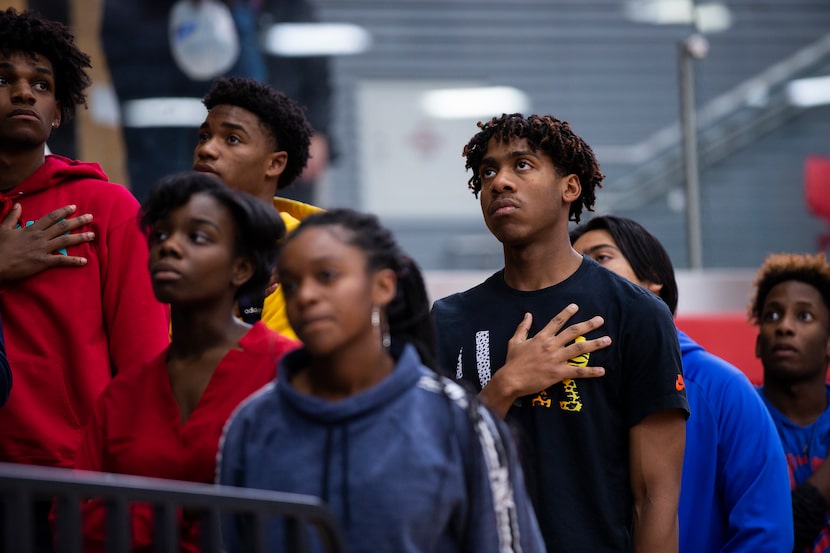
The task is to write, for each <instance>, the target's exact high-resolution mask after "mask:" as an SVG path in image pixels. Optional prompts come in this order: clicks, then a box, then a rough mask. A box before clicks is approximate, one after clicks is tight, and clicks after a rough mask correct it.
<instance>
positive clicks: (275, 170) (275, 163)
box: [265, 152, 288, 178]
mask: <svg viewBox="0 0 830 553" xmlns="http://www.w3.org/2000/svg"><path fill="white" fill-rule="evenodd" d="M287 164H288V152H271V154H270V155H269V156H268V160H267V166H266V167H265V176H266V177H268V178H279V176H280V175H282V172H283V171H285V166H286V165H287Z"/></svg>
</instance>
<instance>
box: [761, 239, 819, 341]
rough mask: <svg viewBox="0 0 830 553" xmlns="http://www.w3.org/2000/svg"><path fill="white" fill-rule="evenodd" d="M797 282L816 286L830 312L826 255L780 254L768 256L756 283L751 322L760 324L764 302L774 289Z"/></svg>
mask: <svg viewBox="0 0 830 553" xmlns="http://www.w3.org/2000/svg"><path fill="white" fill-rule="evenodd" d="M790 280H796V281H798V282H803V283H804V284H809V285H810V286H813V287H814V288H815V289H816V290H818V291H819V293H820V294H821V298H822V299H823V300H824V305H826V306H827V309H830V264H828V263H827V257H826V256H825V255H824V253H819V254H816V255H810V254H789V253H780V254H773V255H770V256H767V258H766V259H765V260H764V263H763V265H761V267H760V268H759V269H758V273H757V275H756V278H755V282H754V284H753V288H754V289H755V293H754V296H753V298H752V300H751V301H750V303H749V308H748V311H749V320H750V322H751V323H752V324H755V325H757V324H759V321H760V320H761V313H762V311H763V310H764V302H765V301H766V299H767V295H768V294H769V292H770V290H772V289H773V287H775V286H776V285H778V284H781V283H782V282H787V281H790Z"/></svg>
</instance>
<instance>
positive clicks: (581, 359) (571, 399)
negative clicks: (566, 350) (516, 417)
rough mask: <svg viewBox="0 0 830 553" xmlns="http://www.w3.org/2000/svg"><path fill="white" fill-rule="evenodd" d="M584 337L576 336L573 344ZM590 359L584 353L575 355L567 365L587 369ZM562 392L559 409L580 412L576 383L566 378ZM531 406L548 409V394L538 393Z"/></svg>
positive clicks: (582, 340) (543, 391) (549, 402)
mask: <svg viewBox="0 0 830 553" xmlns="http://www.w3.org/2000/svg"><path fill="white" fill-rule="evenodd" d="M584 341H585V336H577V337H576V340H574V342H584ZM590 357H591V354H590V353H588V352H586V353H582V354H580V355H577V356H576V357H574V358H573V359H570V360H569V361H568V365H572V366H574V367H587V366H588V359H589V358H590ZM562 390H563V395H564V399H563V400H562V401H560V402H559V408H560V409H561V410H563V411H582V401H581V400H580V399H579V390H577V388H576V381H575V380H573V379H571V378H566V379H565V380H563V381H562ZM531 405H533V406H534V407H537V406H538V407H545V408H547V409H550V406H551V400H550V398H549V397H548V394H547V392H546V391H545V390H542V391H541V392H539V394H538V395H537V396H536V397H535V398H533V401H531Z"/></svg>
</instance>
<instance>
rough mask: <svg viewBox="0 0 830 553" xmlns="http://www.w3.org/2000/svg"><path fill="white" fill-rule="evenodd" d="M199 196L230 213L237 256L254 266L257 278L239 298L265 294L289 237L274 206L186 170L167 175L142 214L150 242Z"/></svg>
mask: <svg viewBox="0 0 830 553" xmlns="http://www.w3.org/2000/svg"><path fill="white" fill-rule="evenodd" d="M196 194H207V195H208V196H210V197H211V198H213V199H214V200H216V201H217V202H218V203H219V204H221V205H222V206H224V207H225V209H227V210H228V212H230V214H231V218H232V219H233V222H234V226H235V229H234V235H235V243H234V250H235V251H234V255H237V256H240V257H246V258H248V259H249V260H250V261H251V264H252V265H253V267H254V273H253V275H251V278H249V279H248V280H247V281H246V282H245V283H244V284H242V286H240V287H239V289H237V290H236V294H235V297H237V298H239V297H242V296H249V295H256V294H261V293H262V291H263V290H265V288H266V287H267V286H268V282H269V281H270V279H271V270H272V269H273V267H274V263H275V260H276V258H277V254H278V253H279V244H280V241H281V240H282V239H283V238H284V237H285V223H283V221H282V218H280V216H279V215H278V214H277V212H276V211H275V210H274V209H273V208H271V207H270V206H267V205H265V204H263V203H262V202H260V201H259V200H257V199H256V198H255V197H253V196H251V195H250V194H248V193H246V192H240V191H238V190H233V189H232V188H228V187H227V186H225V185H224V184H222V182H220V181H219V180H218V179H216V178H214V177H213V176H211V175H208V174H205V173H199V172H196V171H183V172H180V173H174V174H172V175H167V176H165V177H163V178H161V179H160V180H159V181H158V182H157V183H156V184H155V185H154V186H153V188H152V189H151V190H150V193H149V195H148V196H147V199H146V200H144V202H143V203H142V204H141V211H140V212H139V226H140V228H141V230H142V231H143V232H144V235H145V236H147V238H148V242H149V240H150V231H151V230H152V228H153V226H154V225H155V224H156V223H158V222H160V221H162V220H164V219H165V218H166V217H167V216H168V215H169V214H170V213H171V212H172V211H175V210H176V209H179V208H180V207H182V206H183V205H185V204H187V202H188V201H190V198H191V197H192V196H194V195H196Z"/></svg>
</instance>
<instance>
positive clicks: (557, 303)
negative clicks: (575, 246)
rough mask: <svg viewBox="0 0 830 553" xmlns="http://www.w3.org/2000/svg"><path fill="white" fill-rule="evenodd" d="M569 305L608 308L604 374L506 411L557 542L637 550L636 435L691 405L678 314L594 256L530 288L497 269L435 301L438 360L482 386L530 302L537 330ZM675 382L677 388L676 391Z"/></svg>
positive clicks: (566, 546) (597, 358) (591, 312)
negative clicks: (632, 458) (643, 425)
mask: <svg viewBox="0 0 830 553" xmlns="http://www.w3.org/2000/svg"><path fill="white" fill-rule="evenodd" d="M569 303H576V304H577V305H578V306H579V311H578V312H577V313H576V314H575V315H574V316H573V317H572V318H571V319H570V321H568V323H567V325H568V326H569V325H571V324H574V323H577V322H581V321H585V320H588V319H590V318H591V317H594V316H596V315H601V316H602V317H603V318H604V320H605V325H604V326H602V327H600V328H599V329H598V330H594V331H592V332H590V333H588V334H587V335H586V336H585V337H586V339H589V340H590V339H593V338H597V337H599V336H603V335H606V334H607V335H608V336H610V337H611V339H612V344H611V345H610V346H609V347H608V348H606V349H602V350H599V351H596V352H593V353H591V354H589V359H588V360H587V362H585V360H581V361H582V364H584V365H587V366H601V367H604V368H605V371H606V373H605V375H604V376H602V377H599V378H595V379H580V380H574V381H569V382H567V381H566V382H563V383H559V384H556V385H554V386H552V387H551V388H549V389H547V390H544V391H542V390H540V393H539V394H534V395H531V396H526V397H524V398H521V399H520V400H519V401H517V402H516V404H514V406H513V407H512V408H511V409H510V412H509V413H508V421H509V422H511V426H512V427H513V428H514V429H516V430H517V437H518V439H519V444H520V451H521V453H522V457H523V459H522V461H523V464H524V466H525V470H526V472H527V473H528V474H527V481H528V486H529V487H530V494H531V497H533V498H534V502H535V505H536V513H537V516H538V518H539V524H540V526H541V528H542V533H543V534H544V537H545V541H546V544H547V547H548V549H549V550H551V551H574V552H577V551H578V552H586V553H587V552H591V553H597V552H605V551H614V552H626V551H631V549H632V544H631V529H632V495H631V487H630V476H629V451H628V444H629V440H628V433H629V430H630V428H631V427H632V426H634V425H636V424H637V423H639V422H640V421H641V420H642V419H643V418H645V417H646V416H648V415H650V414H652V413H654V412H657V411H661V410H665V409H677V408H679V409H682V410H685V411H686V412H687V413H688V409H689V407H688V402H687V401H686V394H685V390H684V389H683V387H682V386H678V385H677V383H678V376H679V375H681V374H682V368H681V361H680V348H679V346H678V342H677V333H676V331H675V326H674V322H673V320H672V316H671V313H670V312H669V310H668V308H667V307H666V305H665V304H664V303H663V302H662V301H661V300H660V299H659V298H657V297H656V296H654V295H653V294H651V293H650V292H648V291H646V290H644V289H643V288H640V287H639V286H636V285H633V284H631V283H630V282H628V281H627V280H625V279H623V278H621V277H619V276H617V275H616V274H614V273H612V272H611V271H608V270H606V269H605V268H603V267H601V266H600V265H599V264H597V263H596V262H594V261H593V260H591V259H588V258H585V259H584V260H583V262H582V264H581V265H580V267H579V269H578V270H577V271H576V272H575V273H574V274H573V275H571V276H570V277H569V278H568V279H566V280H565V281H563V282H561V283H559V284H556V285H554V286H551V287H549V288H545V289H542V290H536V291H532V292H523V291H519V290H514V289H512V288H509V287H508V286H507V285H506V284H505V283H504V276H503V271H499V272H498V273H496V274H494V275H493V276H491V277H490V278H488V279H487V280H486V281H485V282H483V283H482V284H480V285H478V286H476V287H475V288H471V289H470V290H467V291H466V292H461V293H458V294H454V295H451V296H448V297H446V298H443V299H441V300H438V301H437V302H435V304H434V306H433V317H434V319H435V323H436V332H437V339H438V362H439V366H440V367H441V369H442V370H443V371H444V372H446V373H448V374H451V375H454V376H455V377H456V379H459V380H464V381H466V382H467V383H469V384H470V385H472V386H473V387H474V388H476V389H478V390H480V389H481V388H482V387H483V386H484V385H485V384H486V383H487V382H488V381H489V378H490V375H491V374H492V372H494V371H496V370H498V369H499V368H500V367H501V366H502V365H503V364H504V361H505V358H506V355H507V342H508V340H510V338H511V337H512V336H513V333H514V332H515V330H516V327H517V326H518V324H519V322H520V321H521V320H522V317H523V315H524V313H525V312H530V313H532V314H533V325H532V327H531V330H530V333H529V336H530V337H532V336H534V335H535V334H536V332H538V331H539V330H540V329H541V328H542V327H544V326H545V325H546V324H547V323H548V322H549V321H550V320H551V319H552V318H553V317H554V316H556V314H558V313H559V312H560V311H562V310H563V309H564V308H565V307H566V306H567V305H568V304H569ZM677 388H680V390H678V389H677Z"/></svg>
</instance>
